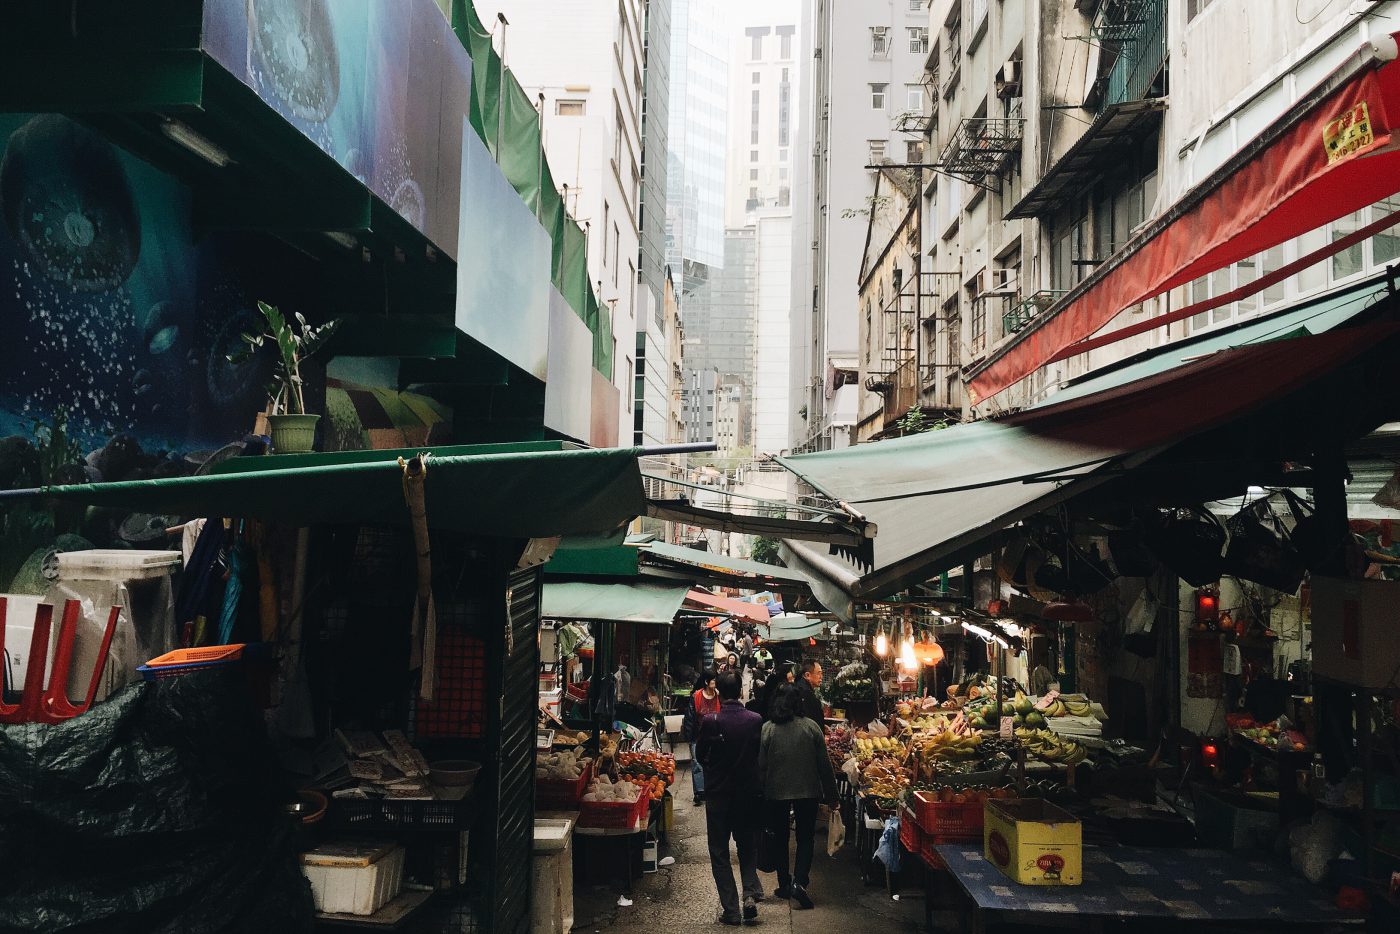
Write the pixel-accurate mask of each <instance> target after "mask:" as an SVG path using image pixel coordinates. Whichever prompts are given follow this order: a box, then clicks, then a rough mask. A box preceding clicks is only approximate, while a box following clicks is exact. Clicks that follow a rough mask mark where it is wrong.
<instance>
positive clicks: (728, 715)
mask: <svg viewBox="0 0 1400 934" xmlns="http://www.w3.org/2000/svg"><path fill="white" fill-rule="evenodd" d="M716 687H717V688H718V690H719V696H720V701H721V704H720V710H719V713H717V714H709V715H707V716H706V717H705V718H704V719H702V720H701V721H700V738H699V740H698V741H697V742H696V745H695V755H696V757H697V758H698V759H699V760H700V762H701V764H702V765H703V766H704V767H705V829H706V831H707V835H708V837H709V843H710V870H711V871H712V872H713V873H714V876H715V889H716V890H717V891H718V892H719V903H720V909H721V915H720V921H721V922H722V923H724V924H728V925H739V924H741V923H742V922H743V921H748V922H750V923H752V922H753V921H755V920H756V919H757V918H758V905H757V903H758V902H759V901H761V900H762V899H763V888H762V883H760V882H759V879H758V833H759V828H760V827H762V821H761V820H760V816H759V807H758V741H759V736H760V735H761V732H762V729H763V718H762V717H760V716H759V715H758V714H756V713H754V712H753V711H751V710H746V709H745V708H744V706H743V705H742V704H740V703H739V678H738V675H736V674H735V673H734V672H725V673H724V674H722V675H720V676H719V679H718V681H717V683H716ZM731 837H733V839H734V843H735V845H736V847H737V848H738V850H739V879H740V882H741V883H742V884H743V887H744V895H743V904H742V914H741V911H740V909H741V905H740V902H739V894H738V892H737V891H736V890H735V887H734V871H733V870H732V869H731V868H730V865H729V840H730V838H731Z"/></svg>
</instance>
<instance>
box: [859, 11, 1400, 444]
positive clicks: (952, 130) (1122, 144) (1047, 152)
mask: <svg viewBox="0 0 1400 934" xmlns="http://www.w3.org/2000/svg"><path fill="white" fill-rule="evenodd" d="M1396 6H1397V5H1396V4H1393V3H1371V2H1348V3H1333V4H1320V5H1318V7H1317V9H1315V10H1313V11H1312V12H1313V13H1314V14H1315V15H1313V16H1312V17H1311V18H1309V17H1306V16H1297V17H1294V16H1279V17H1262V18H1261V17H1259V16H1258V7H1257V5H1256V4H1251V3H1249V2H1247V0H1189V2H1184V3H1167V2H1165V0H992V2H987V0H934V2H933V3H932V4H931V5H930V8H929V30H930V37H931V45H930V54H929V56H928V61H927V71H926V77H925V81H926V84H927V86H928V88H929V95H928V105H927V108H926V111H925V113H924V115H923V116H922V118H920V119H919V120H917V121H910V123H909V129H911V130H914V129H918V130H920V131H922V132H923V134H924V135H925V137H926V139H927V144H928V145H927V147H926V152H927V166H928V168H927V171H926V173H925V174H926V175H927V176H929V177H928V179H927V180H926V184H925V186H924V191H923V195H924V200H923V204H922V207H921V210H922V223H921V225H920V226H921V229H920V230H919V232H918V240H919V242H920V243H921V244H922V248H921V255H920V256H918V257H917V260H918V261H919V263H920V264H921V265H922V268H923V269H925V270H927V271H928V272H929V273H930V274H931V277H930V276H925V277H924V278H925V280H928V281H925V282H924V283H922V284H923V285H924V288H923V290H922V301H921V302H920V303H919V308H918V311H917V315H916V320H917V324H916V329H917V332H918V334H919V336H920V342H919V343H918V344H916V345H913V346H912V347H910V348H909V349H908V350H906V351H905V353H904V355H903V357H902V358H900V359H899V360H897V361H896V362H897V363H899V362H903V361H904V360H914V361H917V362H916V364H915V365H916V366H918V367H919V369H920V372H919V386H920V393H919V403H918V404H919V406H920V408H921V409H922V410H923V411H924V412H941V411H948V412H951V413H952V414H954V415H956V414H959V413H960V414H961V416H962V417H964V418H975V417H985V416H994V415H996V414H999V413H1004V412H1008V411H1015V410H1018V409H1020V408H1024V407H1026V406H1028V405H1033V404H1035V403H1037V402H1041V401H1044V400H1046V399H1049V398H1052V397H1053V396H1054V394H1055V393H1056V392H1057V391H1059V390H1061V389H1063V388H1065V387H1068V386H1070V385H1073V384H1074V383H1075V382H1077V381H1079V380H1081V379H1083V378H1084V377H1085V375H1086V374H1088V373H1091V372H1095V371H1100V370H1102V369H1103V368H1105V367H1109V366H1113V365H1115V364H1117V363H1119V362H1120V361H1123V360H1126V359H1129V358H1132V357H1135V356H1137V355H1140V354H1143V353H1147V352H1152V351H1154V350H1156V349H1158V348H1161V347H1163V346H1165V345H1167V344H1169V343H1172V342H1174V341H1178V340H1182V339H1185V338H1189V337H1194V336H1197V335H1201V334H1204V333H1207V332H1210V331H1213V330H1223V329H1227V328H1230V327H1233V326H1235V325H1237V324H1239V323H1240V322H1243V321H1247V320H1250V319H1255V318H1259V317H1261V316H1267V315H1271V314H1274V313H1276V312H1279V311H1281V310H1284V309H1286V308H1289V307H1292V306H1294V305H1297V304H1298V303H1299V302H1303V301H1306V300H1310V299H1312V298H1316V297H1318V296H1323V295H1327V294H1329V293H1332V292H1339V291H1345V290H1346V289H1347V288H1348V286H1349V285H1352V284H1355V283H1357V282H1359V281H1362V280H1364V279H1365V278H1366V277H1367V276H1368V275H1370V274H1374V273H1376V272H1378V271H1379V270H1381V269H1383V268H1384V267H1385V266H1386V265H1387V264H1389V263H1391V262H1394V261H1395V260H1396V259H1397V257H1398V256H1400V253H1398V252H1397V251H1398V250H1400V239H1397V237H1396V235H1395V233H1394V231H1393V230H1387V229H1383V228H1377V229H1375V230H1373V231H1370V234H1369V236H1366V237H1364V238H1361V239H1360V242H1356V243H1354V244H1351V245H1350V246H1347V247H1346V248H1345V249H1341V250H1340V251H1339V252H1336V253H1335V254H1333V255H1330V256H1322V255H1320V254H1319V256H1318V258H1317V259H1316V261H1304V262H1303V263H1302V264H1301V265H1300V266H1299V267H1298V268H1297V269H1296V270H1294V271H1292V274H1291V275H1286V276H1280V277H1275V276H1274V275H1273V274H1275V273H1278V272H1279V270H1282V269H1284V267H1285V266H1286V265H1288V264H1291V263H1294V262H1296V261H1299V260H1300V258H1302V257H1305V256H1307V255H1309V254H1312V253H1314V251H1322V252H1325V247H1326V246H1327V245H1328V244H1331V243H1336V242H1338V241H1339V240H1341V239H1342V238H1344V237H1348V236H1349V235H1350V234H1352V233H1353V232H1355V231H1357V230H1360V229H1361V228H1362V227H1365V226H1366V225H1372V224H1376V223H1378V222H1379V221H1380V220H1381V218H1383V217H1384V216H1386V215H1388V214H1389V213H1390V212H1391V211H1392V210H1393V208H1394V205H1393V204H1392V202H1391V201H1388V200H1387V201H1382V202H1378V203H1377V204H1374V205H1371V206H1368V207H1365V208H1363V209H1361V210H1359V211H1356V212H1354V213H1352V214H1349V215H1347V216H1345V217H1342V218H1339V219H1336V220H1333V221H1331V222H1330V223H1327V224H1323V225H1321V226H1318V227H1317V228H1315V229H1313V230H1309V231H1305V232H1302V233H1299V234H1298V235H1296V236H1294V237H1292V238H1291V239H1289V240H1286V241H1285V242H1283V243H1279V244H1277V245H1274V246H1270V247H1268V248H1267V249H1265V250H1263V251H1261V252H1259V253H1257V254H1256V255H1253V256H1248V257H1244V258H1242V259H1239V260H1237V261H1236V262H1233V263H1230V264H1229V265H1228V266H1225V267H1224V268H1221V269H1215V270H1210V271H1208V272H1206V274H1204V275H1202V276H1200V277H1198V278H1196V279H1194V280H1193V281H1190V282H1187V283H1185V284H1180V285H1176V286H1174V287H1172V288H1170V289H1168V290H1166V291H1164V292H1162V294H1158V295H1155V296H1149V297H1148V298H1146V299H1145V300H1142V301H1139V302H1135V303H1133V304H1131V305H1130V306H1128V307H1125V308H1121V309H1118V310H1117V312H1116V314H1113V315H1111V316H1110V317H1109V318H1106V319H1105V320H1103V321H1101V322H1099V323H1098V326H1097V331H1098V333H1099V334H1100V335H1103V334H1107V333H1111V332H1115V331H1121V330H1123V329H1124V328H1131V330H1130V331H1128V332H1127V336H1124V337H1122V339H1114V340H1112V341H1108V340H1106V339H1103V338H1102V337H1100V340H1101V341H1102V344H1101V346H1096V347H1094V348H1092V349H1087V350H1085V351H1084V352H1082V353H1073V351H1065V352H1064V353H1063V354H1056V353H1054V351H1057V350H1059V349H1060V348H1059V347H1052V348H1050V349H1049V350H1048V351H1047V350H1044V349H1042V347H1043V345H1044V344H1045V341H1046V338H1044V334H1045V333H1047V332H1046V331H1042V329H1045V328H1047V327H1048V326H1049V324H1050V323H1051V322H1053V321H1055V319H1057V317H1058V316H1060V315H1061V314H1064V313H1065V312H1066V311H1067V310H1074V309H1075V308H1076V303H1077V302H1080V301H1081V299H1082V298H1083V297H1084V296H1085V294H1086V293H1088V292H1089V291H1090V290H1092V289H1094V288H1095V287H1096V286H1097V285H1098V284H1099V283H1100V282H1102V281H1103V280H1104V279H1105V277H1107V276H1108V275H1109V274H1110V273H1111V272H1112V271H1113V270H1115V269H1117V268H1119V267H1121V266H1123V265H1124V264H1125V263H1127V262H1129V261H1130V260H1131V259H1132V258H1133V257H1134V256H1135V255H1136V254H1137V253H1138V251H1139V250H1141V249H1142V248H1143V246H1144V244H1146V243H1148V242H1149V241H1150V240H1151V238H1152V237H1153V236H1156V235H1157V233H1158V231H1159V230H1161V229H1162V228H1163V227H1164V226H1165V225H1166V224H1167V223H1168V222H1169V221H1170V220H1171V219H1172V218H1173V217H1175V216H1177V215H1178V214H1181V213H1182V212H1183V211H1185V210H1186V209H1187V207H1189V205H1190V204H1192V203H1194V201H1193V199H1197V198H1199V197H1200V192H1201V191H1202V190H1203V189H1201V188H1200V187H1198V186H1200V185H1202V183H1203V182H1206V181H1207V180H1211V179H1212V178H1213V177H1215V178H1219V177H1220V173H1222V172H1228V171H1235V170H1238V169H1239V167H1240V166H1242V165H1245V166H1247V163H1248V161H1249V158H1250V157H1251V153H1253V152H1255V151H1256V150H1258V149H1259V148H1261V147H1262V146H1263V145H1264V143H1265V141H1267V139H1268V138H1270V134H1271V133H1273V132H1274V130H1273V128H1275V127H1276V126H1278V125H1279V124H1280V121H1282V120H1285V119H1289V114H1290V113H1291V112H1296V109H1297V108H1298V107H1300V106H1303V105H1305V104H1306V103H1307V101H1308V100H1310V99H1311V95H1315V94H1316V93H1317V92H1316V89H1318V88H1325V87H1327V86H1329V85H1328V82H1329V81H1330V82H1333V83H1335V82H1336V81H1338V80H1341V79H1342V78H1345V77H1346V75H1347V74H1349V73H1351V72H1353V71H1356V70H1358V69H1361V68H1363V67H1366V64H1365V63H1366V61H1373V60H1374V56H1375V54H1376V53H1375V52H1373V51H1371V44H1373V43H1379V44H1381V45H1384V44H1385V42H1384V40H1385V39H1386V37H1387V36H1388V34H1389V29H1390V26H1391V25H1392V24H1391V22H1390V19H1389V18H1391V17H1394V16H1395V15H1396V13H1397V10H1396ZM1241 50H1243V52H1241ZM1382 54H1384V50H1382ZM1212 184H1213V182H1212ZM888 226H889V222H888V221H887V222H886V228H887V229H888ZM872 229H873V225H872ZM1201 233H1204V232H1201ZM877 239H878V237H877ZM886 239H887V240H888V239H889V237H888V235H886ZM910 264H911V265H912V260H911V263H910ZM885 275H886V278H885V279H884V280H883V281H879V282H876V283H874V287H875V288H876V290H877V295H878V289H879V288H880V287H881V286H883V287H884V289H885V290H886V291H887V292H889V293H892V292H893V291H896V290H895V289H894V287H893V277H894V271H893V270H892V269H891V270H888V271H887V272H886V274H885ZM904 276H905V278H904V282H905V283H906V284H907V283H908V281H909V280H908V274H907V272H905V273H904ZM1264 277H1271V278H1270V280H1269V282H1270V284H1268V285H1267V287H1262V288H1260V287H1255V283H1258V282H1259V281H1260V280H1261V279H1264ZM1273 278H1278V281H1272V280H1273ZM1226 295H1231V296H1236V295H1237V297H1234V299H1233V300H1228V301H1223V302H1219V303H1217V304H1216V307H1209V308H1207V309H1205V310H1204V311H1202V312H1201V313H1199V314H1190V315H1186V316H1185V317H1182V316H1181V315H1178V314H1176V312H1179V311H1180V310H1181V309H1183V308H1187V307H1189V306H1193V305H1196V304H1198V303H1203V302H1214V301H1215V300H1216V299H1219V298H1220V297H1221V296H1226ZM1078 307H1080V308H1082V307H1083V306H1082V304H1080V305H1079V306H1078ZM1168 315H1170V320H1166V319H1167V317H1168ZM874 317H875V318H877V319H878V317H879V316H878V314H876V315H875V316H874ZM1155 319H1163V323H1160V324H1154V320H1155ZM1065 320H1068V319H1065ZM1037 332H1041V337H1040V339H1039V340H1034V339H1033V337H1034V336H1035V335H1036V334H1037ZM1057 333H1061V332H1057ZM1092 333H1093V331H1090V332H1089V333H1084V334H1078V335H1076V339H1085V338H1088V337H1089V336H1090V334H1092ZM1115 337H1116V335H1115ZM882 340H883V336H882V332H881V330H880V327H879V326H878V322H877V323H876V324H875V325H873V326H872V327H870V328H869V329H867V330H865V331H863V333H862V346H863V348H865V352H866V357H867V358H869V351H870V350H871V349H873V348H874V346H875V345H877V344H880V342H881V341H882ZM1057 355H1058V356H1061V357H1062V359H1050V358H1051V357H1054V356H1057ZM868 369H869V374H873V375H876V376H878V374H879V369H880V368H877V367H874V366H870V367H869V368H868ZM884 369H886V370H888V369H890V367H888V366H885V367H884ZM871 382H872V383H876V384H878V385H876V386H875V388H873V389H871V388H866V386H865V385H862V390H861V391H862V392H864V393H873V395H872V396H871V397H869V398H866V399H864V400H863V405H864V407H865V408H864V411H866V412H867V413H868V412H870V411H873V410H874V409H875V408H876V407H881V408H883V409H884V411H883V412H882V414H881V418H880V421H881V424H880V425H878V426H873V427H872V430H869V431H865V432H864V434H865V435H866V436H870V435H871V434H874V433H875V432H876V431H879V430H888V429H889V427H890V426H891V424H893V423H894V422H896V421H897V420H898V419H899V418H900V417H902V415H903V412H904V411H907V409H908V406H901V405H898V404H896V405H890V404H889V399H890V397H891V395H892V394H893V393H894V392H895V391H896V389H897V387H894V386H887V385H886V383H888V381H887V380H884V381H882V379H875V380H872V381H871Z"/></svg>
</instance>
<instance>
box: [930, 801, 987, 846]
mask: <svg viewBox="0 0 1400 934" xmlns="http://www.w3.org/2000/svg"><path fill="white" fill-rule="evenodd" d="M914 817H915V819H916V820H917V821H918V822H919V827H920V828H921V829H922V830H923V831H924V833H926V834H932V835H934V836H936V837H939V838H942V839H940V842H942V843H956V842H959V841H960V840H975V839H981V837H982V802H981V801H968V802H965V803H962V804H951V803H945V802H942V801H939V800H938V799H937V798H935V797H934V796H933V795H931V794H929V793H928V792H926V791H916V792H914ZM949 838H952V839H949Z"/></svg>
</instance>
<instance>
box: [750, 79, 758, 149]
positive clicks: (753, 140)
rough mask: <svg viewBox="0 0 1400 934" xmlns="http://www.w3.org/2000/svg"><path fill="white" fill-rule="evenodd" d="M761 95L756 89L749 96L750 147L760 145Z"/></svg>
mask: <svg viewBox="0 0 1400 934" xmlns="http://www.w3.org/2000/svg"><path fill="white" fill-rule="evenodd" d="M758 114H759V95H758V89H757V88H755V89H754V90H753V91H752V92H750V96H749V145H751V146H757V145H758Z"/></svg>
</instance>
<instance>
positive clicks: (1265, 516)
mask: <svg viewBox="0 0 1400 934" xmlns="http://www.w3.org/2000/svg"><path fill="white" fill-rule="evenodd" d="M1285 492H1287V491H1285ZM1291 496H1292V493H1291V492H1287V496H1285V501H1286V502H1288V505H1289V508H1290V509H1291V510H1292V511H1293V517H1294V519H1295V520H1296V521H1299V522H1301V521H1302V519H1303V514H1302V512H1301V506H1300V505H1295V504H1294V502H1293V501H1292V500H1291V499H1289V498H1288V497H1291ZM1269 500H1270V497H1268V496H1265V497H1263V498H1261V499H1259V500H1256V501H1255V502H1253V503H1250V504H1249V505H1248V506H1246V507H1244V508H1243V509H1241V510H1240V511H1239V512H1237V513H1235V515H1233V516H1231V517H1230V519H1229V521H1227V522H1226V523H1225V528H1226V529H1227V530H1228V531H1229V533H1230V544H1229V545H1228V546H1226V548H1225V560H1224V565H1223V569H1224V571H1225V573H1226V574H1230V575H1233V576H1235V577H1238V578H1240V579H1241V580H1247V581H1253V582H1254V583H1256V584H1263V585H1264V586H1265V587H1270V588H1272V589H1274V590H1277V591H1279V592H1280V593H1286V594H1292V593H1297V592H1298V586H1299V585H1300V584H1302V583H1303V573H1304V571H1305V570H1306V566H1305V564H1304V561H1303V557H1302V555H1300V554H1299V553H1298V549H1297V548H1296V547H1295V546H1294V544H1293V541H1292V537H1291V536H1290V534H1289V532H1288V530H1287V528H1286V527H1285V526H1284V524H1283V522H1282V521H1281V520H1280V518H1279V517H1278V516H1277V515H1275V514H1274V510H1273V507H1272V505H1271V504H1270V502H1269Z"/></svg>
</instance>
